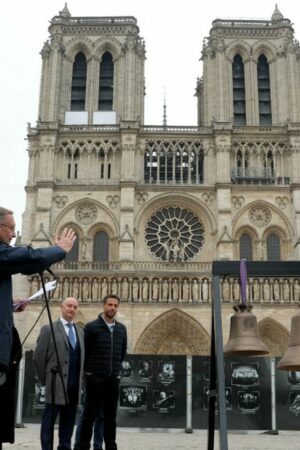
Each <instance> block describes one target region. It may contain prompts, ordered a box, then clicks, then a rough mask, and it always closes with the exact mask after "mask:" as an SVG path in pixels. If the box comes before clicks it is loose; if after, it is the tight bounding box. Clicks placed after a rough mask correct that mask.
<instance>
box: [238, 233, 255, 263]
mask: <svg viewBox="0 0 300 450" xmlns="http://www.w3.org/2000/svg"><path fill="white" fill-rule="evenodd" d="M242 258H246V259H247V260H248V261H252V259H253V258H252V239H251V236H249V234H248V233H243V234H242V235H241V237H240V259H242Z"/></svg>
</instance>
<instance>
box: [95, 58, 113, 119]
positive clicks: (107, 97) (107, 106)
mask: <svg viewBox="0 0 300 450" xmlns="http://www.w3.org/2000/svg"><path fill="white" fill-rule="evenodd" d="M113 84H114V63H113V58H112V55H111V53H109V52H105V53H104V54H103V56H102V59H101V63H100V74H99V98H98V110H99V111H112V109H113V91H114V89H113Z"/></svg>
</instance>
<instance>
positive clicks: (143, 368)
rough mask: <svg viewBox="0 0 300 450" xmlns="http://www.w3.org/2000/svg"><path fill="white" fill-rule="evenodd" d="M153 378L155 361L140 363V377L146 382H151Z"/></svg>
mask: <svg viewBox="0 0 300 450" xmlns="http://www.w3.org/2000/svg"><path fill="white" fill-rule="evenodd" d="M152 376H153V361H148V360H142V361H139V377H140V378H141V379H142V380H144V381H150V380H151V378H152Z"/></svg>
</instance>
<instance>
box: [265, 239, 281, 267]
mask: <svg viewBox="0 0 300 450" xmlns="http://www.w3.org/2000/svg"><path fill="white" fill-rule="evenodd" d="M280 259H281V255H280V239H279V237H278V236H277V235H276V234H275V233H272V234H270V235H269V236H268V237H267V260H268V261H280Z"/></svg>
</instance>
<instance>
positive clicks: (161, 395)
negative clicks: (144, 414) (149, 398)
mask: <svg viewBox="0 0 300 450" xmlns="http://www.w3.org/2000/svg"><path fill="white" fill-rule="evenodd" d="M153 408H154V409H156V408H158V409H159V411H160V412H166V413H167V412H169V409H171V408H172V409H174V408H175V391H167V390H161V391H158V390H157V391H156V390H155V391H153Z"/></svg>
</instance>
